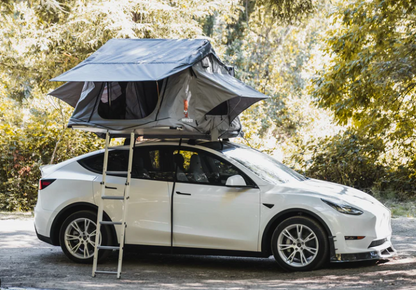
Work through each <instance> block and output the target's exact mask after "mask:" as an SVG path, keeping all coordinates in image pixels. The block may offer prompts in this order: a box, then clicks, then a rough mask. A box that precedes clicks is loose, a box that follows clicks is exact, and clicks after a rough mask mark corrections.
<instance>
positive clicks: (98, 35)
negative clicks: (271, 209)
mask: <svg viewBox="0 0 416 290" xmlns="http://www.w3.org/2000/svg"><path fill="white" fill-rule="evenodd" d="M415 7H416V6H415V5H414V3H413V1H410V0H394V1H393V0H385V1H384V0H354V1H346V0H331V1H329V0H293V1H285V0H258V1H252V0H212V1H209V0H170V1H168V0H125V1H116V0H106V1H104V0H90V1H86V0H85V1H84V0H20V1H7V0H6V1H2V2H1V4H0V39H1V40H0V100H1V102H0V136H1V138H0V160H1V161H0V210H31V209H33V207H34V205H35V203H36V196H37V187H38V179H39V177H40V166H42V165H45V164H55V163H58V162H61V161H63V160H66V159H69V158H71V157H74V156H77V155H80V154H82V153H86V152H90V151H93V150H96V149H98V148H102V147H103V141H102V140H100V139H98V138H96V137H95V135H93V134H89V133H85V132H78V131H75V130H69V129H66V123H67V120H68V118H69V116H70V114H71V108H70V107H69V106H68V105H66V104H65V103H63V102H61V101H59V100H57V99H55V98H52V97H50V96H47V93H48V92H50V91H51V90H53V89H54V88H56V87H57V86H59V85H61V83H56V82H49V79H51V78H53V77H55V76H57V75H59V74H61V73H62V72H64V71H66V70H68V69H70V68H72V67H73V66H75V65H76V64H78V63H79V62H81V61H82V60H84V59H85V58H87V57H88V56H89V55H91V54H92V53H93V52H94V51H96V50H97V49H98V48H99V47H100V46H101V45H103V44H104V43H105V42H106V41H107V40H109V39H111V38H208V39H210V41H211V42H212V43H213V46H214V48H215V50H216V52H217V53H218V54H219V55H220V57H221V58H222V59H223V60H224V62H225V63H227V64H229V65H233V66H235V67H236V76H237V77H238V78H239V79H241V80H242V81H244V82H246V83H247V84H249V85H251V86H252V87H254V88H256V89H257V90H259V91H261V92H263V93H265V94H267V95H269V96H270V99H268V100H267V101H265V102H261V103H260V104H257V105H255V106H253V107H251V108H250V109H249V110H247V111H246V112H245V113H244V115H242V116H241V119H242V121H243V124H244V126H245V133H246V135H245V139H241V140H238V142H243V143H248V144H250V145H251V146H252V147H255V148H258V149H260V150H262V151H265V152H267V153H269V154H271V155H274V156H275V157H276V158H277V159H280V160H282V161H283V162H284V163H286V164H287V165H289V166H291V167H293V168H294V169H296V170H298V171H299V172H301V173H302V174H305V175H307V176H309V177H314V178H320V179H324V180H330V181H334V182H338V183H342V184H346V185H350V186H353V187H356V188H359V189H362V190H365V191H367V192H369V193H371V194H373V195H376V196H378V197H387V198H390V199H392V198H396V199H402V200H404V199H409V198H414V197H415V196H416V182H415V181H416V154H415V153H416V147H415V141H416V132H415V124H416V120H415V117H416V106H415V93H416V79H415V70H416V64H415V62H416V27H415V25H416V21H415V20H416V13H415V9H416V8H415Z"/></svg>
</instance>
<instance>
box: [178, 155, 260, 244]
mask: <svg viewBox="0 0 416 290" xmlns="http://www.w3.org/2000/svg"><path fill="white" fill-rule="evenodd" d="M173 157H174V162H175V165H176V166H177V168H178V170H177V181H176V185H175V189H174V196H173V245H174V246H176V247H190V248H209V249H223V250H241V251H257V250H258V247H257V246H258V245H257V243H258V234H259V214H260V206H259V198H260V190H259V189H258V188H255V187H254V186H247V187H241V188H232V187H227V186H225V183H226V180H227V178H228V177H230V176H232V175H237V174H238V175H242V176H243V177H244V178H245V179H246V183H248V184H249V185H254V184H253V183H252V181H251V180H249V179H248V177H246V176H245V175H244V174H243V173H242V172H241V171H240V170H238V169H237V168H236V167H235V166H233V165H232V164H230V163H228V162H227V161H225V160H223V159H221V158H219V157H218V156H216V155H214V154H211V153H208V152H205V151H202V150H193V149H184V150H180V152H174V156H173Z"/></svg>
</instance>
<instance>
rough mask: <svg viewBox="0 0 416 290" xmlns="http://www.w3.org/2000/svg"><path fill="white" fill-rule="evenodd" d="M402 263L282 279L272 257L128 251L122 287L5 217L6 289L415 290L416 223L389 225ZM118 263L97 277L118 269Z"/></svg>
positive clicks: (28, 220) (17, 219) (1, 236)
mask: <svg viewBox="0 0 416 290" xmlns="http://www.w3.org/2000/svg"><path fill="white" fill-rule="evenodd" d="M392 225H393V230H394V240H393V242H394V245H395V247H396V249H397V250H398V253H399V255H398V257H396V258H394V259H391V260H390V261H388V262H385V263H377V264H375V265H374V263H354V264H341V265H340V264H337V265H334V264H331V265H330V266H328V268H326V269H321V270H317V271H313V272H305V273H285V272H283V271H281V270H280V269H279V268H278V267H277V265H276V263H275V262H274V260H273V259H272V258H269V259H258V258H233V257H231V258H230V257H217V256H215V257H211V256H190V255H188V256H179V255H161V254H135V253H131V252H125V255H124V257H125V258H124V264H123V274H122V278H121V279H120V280H117V279H116V278H115V276H113V275H110V276H108V275H99V276H97V277H96V278H92V277H91V265H79V264H75V263H72V262H71V261H69V260H68V259H67V258H66V257H65V255H64V254H63V253H62V251H61V249H60V248H59V247H53V246H49V245H48V244H46V243H43V242H41V241H39V240H38V239H37V238H36V235H35V233H34V229H33V218H32V217H30V216H16V215H7V214H4V213H3V214H1V213H0V279H1V286H0V288H1V289H8V288H9V289H13V288H14V287H16V288H19V289H21V288H25V289H26V288H41V289H98V288H99V289H115V288H119V289H138V288H140V289H173V288H181V289H206V288H212V289H219V288H232V289H248V288H255V289H270V288H277V289H289V288H290V289H302V288H308V289H332V288H334V289H380V288H383V289H385V288H390V289H416V219H410V218H396V219H393V221H392ZM116 263H117V257H116V255H115V254H114V255H113V257H112V258H111V259H110V260H109V261H108V262H106V263H105V264H101V266H100V267H99V268H100V270H112V271H113V270H114V269H116Z"/></svg>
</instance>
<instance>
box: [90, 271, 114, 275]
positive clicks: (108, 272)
mask: <svg viewBox="0 0 416 290" xmlns="http://www.w3.org/2000/svg"><path fill="white" fill-rule="evenodd" d="M95 274H116V275H117V274H118V273H117V272H114V271H98V270H97V271H95Z"/></svg>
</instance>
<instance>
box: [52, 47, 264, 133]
mask: <svg viewBox="0 0 416 290" xmlns="http://www.w3.org/2000/svg"><path fill="white" fill-rule="evenodd" d="M52 81H62V82H67V83H65V84H64V85H62V86H60V87H59V88H57V89H56V90H54V91H53V92H51V93H49V94H50V95H52V96H55V97H57V98H59V99H61V100H63V101H65V102H67V103H68V104H69V105H71V106H73V107H75V110H74V113H73V114H72V116H71V118H70V120H69V123H68V127H70V128H77V129H82V130H86V131H92V132H96V133H98V134H100V133H105V132H107V131H109V132H110V134H111V135H113V136H117V135H118V136H126V135H128V134H130V132H132V131H133V130H134V132H135V133H136V134H138V135H143V136H145V137H162V138H163V137H188V138H209V139H213V140H214V139H217V138H230V137H236V136H240V135H241V134H242V131H241V129H242V128H241V123H240V120H239V118H238V115H239V114H240V113H241V112H242V111H244V110H245V109H247V108H248V107H250V106H251V105H252V104H254V103H255V102H258V101H260V100H263V99H265V98H267V96H265V95H263V94H262V93H260V92H258V91H256V90H254V89H252V88H251V87H249V86H247V85H245V84H244V83H242V82H241V81H239V80H237V79H236V78H234V77H233V71H232V69H230V68H229V67H227V66H226V65H224V64H223V63H222V62H221V60H220V59H219V58H218V56H217V55H216V54H215V52H214V50H213V49H212V47H211V44H210V42H209V41H208V40H202V39H193V40H190V39H181V40H174V39H112V40H110V41H108V42H107V43H106V44H105V45H103V46H102V47H101V48H100V49H98V50H97V51H96V52H95V53H94V54H92V55H91V56H90V57H88V58H87V59H86V60H84V61H83V62H81V63H80V64H78V65H77V66H76V67H74V68H72V69H71V70H69V71H67V72H65V73H63V74H61V75H60V76H58V77H56V78H54V79H52Z"/></svg>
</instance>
